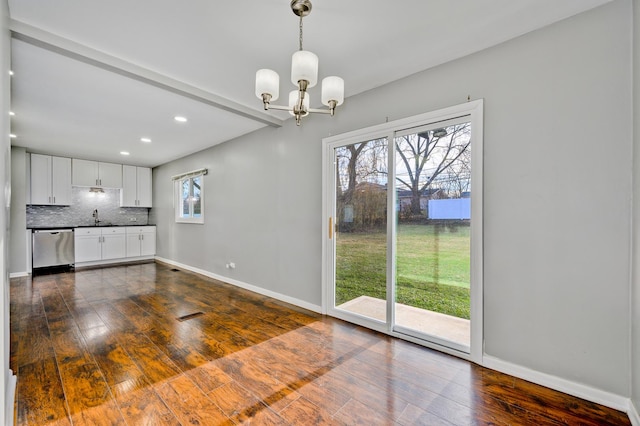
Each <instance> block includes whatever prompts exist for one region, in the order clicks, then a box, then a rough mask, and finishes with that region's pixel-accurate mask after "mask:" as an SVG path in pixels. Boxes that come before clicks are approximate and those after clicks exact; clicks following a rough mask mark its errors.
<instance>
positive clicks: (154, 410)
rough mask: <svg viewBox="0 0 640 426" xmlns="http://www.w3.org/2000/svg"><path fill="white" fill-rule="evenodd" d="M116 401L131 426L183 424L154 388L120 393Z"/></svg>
mask: <svg viewBox="0 0 640 426" xmlns="http://www.w3.org/2000/svg"><path fill="white" fill-rule="evenodd" d="M116 401H117V402H118V406H119V407H120V410H121V411H122V414H123V416H124V417H125V418H126V420H127V423H128V424H130V425H154V426H155V425H158V426H160V425H167V426H169V425H172V426H173V425H180V424H181V423H180V422H179V421H178V419H177V418H176V416H175V415H174V414H173V412H172V411H171V410H170V409H169V407H167V405H166V404H165V403H164V401H163V400H162V399H161V398H160V397H159V396H158V394H157V393H156V392H155V390H154V389H153V388H150V387H143V388H137V389H135V390H132V391H129V392H120V393H119V394H118V396H117V397H116Z"/></svg>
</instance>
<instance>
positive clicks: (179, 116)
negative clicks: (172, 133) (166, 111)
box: [173, 115, 187, 123]
mask: <svg viewBox="0 0 640 426" xmlns="http://www.w3.org/2000/svg"><path fill="white" fill-rule="evenodd" d="M173 119H174V120H176V121H177V122H179V123H186V122H187V117H183V116H181V115H176V116H175V117H173Z"/></svg>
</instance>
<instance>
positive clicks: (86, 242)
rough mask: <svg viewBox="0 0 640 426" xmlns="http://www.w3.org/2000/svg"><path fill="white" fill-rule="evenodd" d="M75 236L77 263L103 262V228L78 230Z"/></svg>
mask: <svg viewBox="0 0 640 426" xmlns="http://www.w3.org/2000/svg"><path fill="white" fill-rule="evenodd" d="M74 236H75V241H74V244H75V246H74V247H75V256H76V259H75V260H76V263H81V262H93V261H96V260H102V230H101V228H76V229H74Z"/></svg>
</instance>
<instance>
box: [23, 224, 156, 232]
mask: <svg viewBox="0 0 640 426" xmlns="http://www.w3.org/2000/svg"><path fill="white" fill-rule="evenodd" d="M114 226H119V227H124V226H156V225H154V224H152V223H149V224H144V225H139V224H135V223H133V224H127V225H113V224H102V223H101V224H98V225H75V226H42V225H34V226H27V229H32V230H34V231H37V230H40V229H51V230H54V231H55V230H57V229H74V228H110V227H114Z"/></svg>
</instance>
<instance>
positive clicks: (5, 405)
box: [0, 0, 13, 425]
mask: <svg viewBox="0 0 640 426" xmlns="http://www.w3.org/2000/svg"><path fill="white" fill-rule="evenodd" d="M8 22H9V6H8V4H7V1H6V0H2V1H0V43H1V44H2V46H1V47H2V48H1V49H0V52H1V54H0V93H2V95H1V103H2V108H1V110H2V112H1V114H2V116H1V118H0V167H1V168H0V170H1V171H0V188H1V190H2V195H1V196H0V200H2V205H1V206H0V283H1V285H2V287H1V288H2V292H1V295H0V321H1V324H2V325H1V326H0V371H1V373H0V375H1V377H2V382H0V383H1V385H0V401H2V403H0V419H3V424H5V425H11V424H13V416H12V413H13V411H12V407H13V403H12V400H11V396H10V395H12V392H11V388H12V387H13V380H12V378H11V377H12V376H11V374H10V370H9V270H8V262H9V243H8V238H9V205H10V201H11V198H10V197H11V145H10V140H9V133H10V127H11V126H10V123H9V102H10V94H9V92H10V82H9V74H8V71H9V69H10V44H9V25H8Z"/></svg>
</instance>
